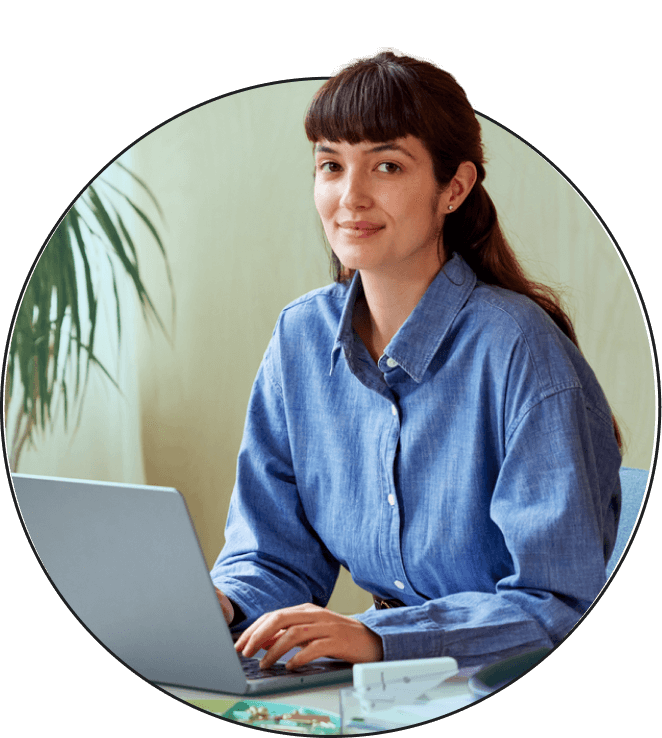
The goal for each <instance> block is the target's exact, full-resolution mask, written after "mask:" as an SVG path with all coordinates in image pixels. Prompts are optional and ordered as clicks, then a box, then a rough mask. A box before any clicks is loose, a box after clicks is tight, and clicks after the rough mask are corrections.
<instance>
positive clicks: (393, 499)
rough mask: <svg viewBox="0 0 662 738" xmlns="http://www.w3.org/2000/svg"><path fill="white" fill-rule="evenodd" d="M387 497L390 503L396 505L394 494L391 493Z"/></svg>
mask: <svg viewBox="0 0 662 738" xmlns="http://www.w3.org/2000/svg"><path fill="white" fill-rule="evenodd" d="M387 499H388V504H389V505H395V497H393V495H389V496H388V498H387Z"/></svg>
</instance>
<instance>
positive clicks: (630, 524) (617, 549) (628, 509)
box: [607, 466, 648, 578]
mask: <svg viewBox="0 0 662 738" xmlns="http://www.w3.org/2000/svg"><path fill="white" fill-rule="evenodd" d="M620 477H621V493H622V505H621V518H620V520H619V523H618V531H617V533H616V542H615V544H614V551H613V553H612V555H611V557H610V559H609V561H608V562H607V578H609V577H610V576H611V574H612V572H613V571H614V569H615V567H616V564H618V561H619V559H620V558H621V556H622V555H623V552H624V551H625V547H626V545H627V542H628V540H629V538H630V534H631V533H632V531H633V530H634V526H635V524H636V522H637V516H638V515H639V510H640V509H641V503H642V501H643V499H644V495H645V493H646V484H647V482H648V471H647V470H646V469H632V468H630V467H627V466H623V467H621V471H620Z"/></svg>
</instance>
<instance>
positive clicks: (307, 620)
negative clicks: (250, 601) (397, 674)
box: [235, 604, 384, 669]
mask: <svg viewBox="0 0 662 738" xmlns="http://www.w3.org/2000/svg"><path fill="white" fill-rule="evenodd" d="M295 646H300V647H301V651H299V652H298V653H297V654H296V655H295V656H294V657H293V658H291V659H290V660H289V661H288V662H287V668H288V669H295V668H296V667H298V666H302V665H303V664H307V663H308V662H309V661H312V660H313V659H317V658H320V657H321V656H329V657H332V658H336V659H344V660H345V661H349V662H351V663H360V662H367V661H381V660H382V659H383V658H384V651H383V647H382V639H381V638H380V637H379V636H378V635H377V634H376V633H374V632H373V631H372V630H370V629H369V628H367V627H366V626H365V625H363V623H360V622H359V621H358V620H354V618H348V617H346V616H345V615H338V613H335V612H331V611H330V610H325V609H324V608H322V607H317V605H310V604H307V605H297V606H296V607H286V608H284V609H282V610H276V611H274V612H268V613H266V615H263V616H262V617H261V618H258V619H257V620H256V621H255V622H254V623H253V624H252V625H251V626H249V627H248V628H247V629H246V630H245V631H244V632H243V633H242V634H241V636H240V637H239V639H238V640H237V642H236V644H235V648H236V650H237V651H240V652H242V653H243V655H244V656H248V657H250V656H253V654H255V653H256V651H259V650H260V649H261V648H264V649H267V651H268V653H267V654H266V655H265V656H264V658H263V659H262V660H261V661H260V666H261V667H262V668H263V669H267V668H269V667H270V666H271V665H272V664H274V663H275V662H276V661H278V659H279V658H280V657H281V656H282V655H283V654H284V653H287V651H289V650H290V649H291V648H294V647H295Z"/></svg>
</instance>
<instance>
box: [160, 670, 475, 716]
mask: <svg viewBox="0 0 662 738" xmlns="http://www.w3.org/2000/svg"><path fill="white" fill-rule="evenodd" d="M467 683H468V675H467V674H462V672H461V673H460V675H458V676H455V677H451V678H450V679H447V680H446V681H445V682H444V683H443V684H441V685H439V686H438V687H436V688H435V689H433V690H430V691H428V693H427V695H428V697H429V698H430V699H431V700H434V709H435V716H437V717H441V716H442V715H447V714H448V713H450V712H454V711H455V710H459V709H461V708H462V707H466V706H467V705H469V704H471V703H472V702H473V701H475V697H474V696H473V695H472V693H471V691H470V690H469V687H468V684H467ZM351 685H352V683H351V681H348V682H347V683H346V684H334V685H329V686H324V687H314V688H311V689H299V690H295V691H292V692H280V693H278V694H270V695H246V696H244V697H242V696H241V695H232V694H221V693H219V692H207V691H203V690H198V689H187V688H184V687H173V686H170V685H159V686H161V688H162V689H164V690H165V691H166V692H169V693H170V694H172V695H173V696H174V697H178V698H179V699H181V700H184V701H186V702H189V701H191V700H223V701H224V702H223V703H219V708H220V709H219V712H224V711H225V710H226V709H228V708H229V707H230V706H231V704H234V703H235V702H238V701H240V700H242V699H251V700H259V701H260V702H264V703H270V702H271V703H278V704H283V703H286V704H291V705H297V706H298V705H300V706H301V707H308V708H313V709H317V710H326V711H328V712H332V713H336V714H338V713H339V712H340V698H339V691H340V689H342V688H343V687H351ZM226 700H227V704H224V703H225V701H226ZM437 711H438V712H437ZM424 719H429V718H424ZM412 724H415V723H412Z"/></svg>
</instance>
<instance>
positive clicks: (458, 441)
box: [212, 255, 621, 665]
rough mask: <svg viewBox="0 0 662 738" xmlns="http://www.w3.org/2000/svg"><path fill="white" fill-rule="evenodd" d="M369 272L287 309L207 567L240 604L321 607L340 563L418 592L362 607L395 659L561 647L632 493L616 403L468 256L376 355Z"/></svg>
mask: <svg viewBox="0 0 662 738" xmlns="http://www.w3.org/2000/svg"><path fill="white" fill-rule="evenodd" d="M360 289H361V283H360V276H359V275H358V273H357V274H356V275H355V277H354V279H353V281H352V282H351V284H350V285H340V284H334V285H331V286H329V287H325V288H323V289H320V290H316V291H314V292H311V293H309V294H307V295H305V296H303V297H301V298H300V299H298V300H296V301H295V302H293V303H292V304H290V305H289V306H288V307H286V308H285V309H284V310H283V312H282V314H281V315H280V318H279V320H278V323H277V325H276V328H275V330H274V334H273V338H272V340H271V342H270V344H269V347H268V348H267V351H266V354H265V356H264V360H263V362H262V365H261V366H260V369H259V372H258V375H257V378H256V380H255V384H254V387H253V390H252V394H251V398H250V402H249V407H248V414H247V418H246V426H245V432H244V437H243V442H242V445H241V449H240V452H239V459H238V464H237V480H236V486H235V489H234V493H233V497H232V501H231V505H230V512H229V516H228V522H227V528H226V545H225V547H224V548H223V551H222V552H221V554H220V556H219V558H218V560H217V562H216V564H215V566H214V568H213V570H212V579H213V580H214V583H215V584H216V586H217V587H219V589H221V590H222V591H223V592H225V594H226V595H227V596H228V597H230V598H231V599H232V600H234V601H235V602H236V603H238V604H239V605H240V607H241V609H242V610H243V611H244V613H245V614H246V620H245V621H244V622H243V623H242V624H241V627H245V626H247V625H248V624H249V623H250V622H252V621H253V620H255V619H256V618H257V617H258V616H259V615H261V614H262V613H264V612H267V611H271V610H274V609H277V608H281V607H286V606H290V605H295V604H300V603H303V602H313V603H316V604H319V605H322V606H323V605H325V604H326V603H327V601H328V599H329V596H330V595H331V591H332V589H333V586H334V583H335V581H336V577H337V574H338V571H339V566H340V564H342V565H343V566H345V567H346V568H347V569H349V571H350V572H351V574H352V577H353V579H354V581H355V582H356V583H357V584H358V585H360V586H361V587H363V588H364V589H366V590H368V591H369V592H371V593H373V594H375V595H378V596H380V597H382V598H398V599H400V600H402V601H403V602H404V603H405V605H406V606H405V607H403V608H397V609H391V610H375V609H374V608H373V609H370V610H368V611H367V612H365V613H363V614H361V615H357V616H356V617H357V618H358V619H359V620H361V621H362V622H363V623H365V625H367V626H368V627H369V628H371V629H372V630H373V631H375V632H376V633H378V634H379V635H380V636H381V638H382V642H383V646H384V658H385V659H403V658H417V657H430V656H443V655H448V656H453V657H455V658H456V659H457V660H458V662H459V663H460V664H461V665H471V664H478V663H485V662H487V661H490V660H493V659H495V658H500V657H506V656H508V655H511V654H513V653H516V652H518V651H522V650H525V649H528V648H537V647H540V646H548V647H549V646H552V645H554V644H556V643H558V641H559V640H560V639H561V638H563V636H564V635H565V634H566V633H567V632H568V631H569V630H570V629H571V628H572V627H573V626H574V625H575V624H576V622H577V621H578V619H579V618H580V617H581V615H582V614H583V613H584V612H585V611H586V609H587V608H588V607H589V605H590V604H591V602H592V601H593V600H594V599H595V597H596V596H597V595H598V594H599V592H600V590H601V588H602V587H603V585H604V583H605V561H606V560H607V558H608V556H609V554H610V552H611V550H612V547H613V544H614V540H615V536H616V526H617V523H618V515H619V510H620V486H619V477H618V470H619V466H620V461H621V457H620V452H619V450H618V447H617V444H616V441H615V437H614V432H613V428H612V421H611V413H610V409H609V407H608V405H607V402H606V400H605V397H604V395H603V392H602V390H601V389H600V386H599V384H598V382H597V380H596V378H595V375H594V374H593V372H592V370H591V369H590V367H589V366H588V364H587V363H586V361H585V360H584V359H583V357H582V356H581V354H580V352H579V351H578V350H577V349H576V348H575V346H574V345H573V344H572V343H571V342H570V341H569V340H568V339H567V338H566V337H565V336H564V335H563V334H562V333H561V332H560V331H559V330H558V328H557V327H556V326H555V325H554V323H553V322H552V321H551V319H550V318H549V317H548V316H547V315H546V313H544V311H542V310H541V309H540V308H538V306H536V305H535V304H534V303H533V302H531V301H530V300H529V299H527V298H525V297H522V296H520V295H517V294H515V293H513V292H510V291H507V290H504V289H501V288H497V287H492V286H487V285H485V284H483V283H481V282H479V281H477V280H476V276H475V275H474V273H473V272H472V271H471V269H470V268H469V267H468V266H467V264H466V263H465V262H464V260H463V259H462V258H461V257H460V256H457V255H455V256H454V257H453V258H452V259H451V260H450V261H449V262H448V263H447V264H446V265H445V266H444V268H443V269H442V270H441V271H440V272H439V274H438V275H437V277H436V278H435V280H434V281H433V283H432V284H431V285H430V287H429V288H428V290H427V291H426V293H425V294H424V296H423V297H422V298H421V300H420V302H419V303H418V305H417V306H416V308H415V309H414V310H413V312H412V313H411V315H410V316H409V318H408V319H407V321H406V322H405V323H404V325H403V326H402V327H401V328H400V330H399V331H398V333H397V334H396V335H395V336H394V337H393V339H392V341H391V342H390V343H389V344H388V346H387V347H386V349H385V351H384V355H383V356H382V357H381V358H380V360H379V362H378V364H377V365H376V364H375V362H374V361H373V360H372V358H371V357H370V355H369V354H368V352H367V350H366V348H365V346H364V345H363V343H362V342H361V340H360V339H359V337H358V336H357V334H356V333H355V332H354V330H353V328H352V311H353V307H354V302H355V299H356V296H357V294H358V292H359V290H360Z"/></svg>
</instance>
